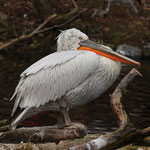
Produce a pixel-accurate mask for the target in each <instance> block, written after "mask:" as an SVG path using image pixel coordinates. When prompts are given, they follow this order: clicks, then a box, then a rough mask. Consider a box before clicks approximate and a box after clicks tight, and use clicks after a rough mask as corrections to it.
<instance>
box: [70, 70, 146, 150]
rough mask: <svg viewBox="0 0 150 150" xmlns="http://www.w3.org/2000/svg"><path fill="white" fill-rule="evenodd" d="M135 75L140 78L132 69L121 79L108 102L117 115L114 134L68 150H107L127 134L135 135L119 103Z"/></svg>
mask: <svg viewBox="0 0 150 150" xmlns="http://www.w3.org/2000/svg"><path fill="white" fill-rule="evenodd" d="M137 75H140V76H141V74H140V73H139V72H138V71H137V70H136V69H132V70H131V71H130V72H129V73H128V74H127V75H126V76H125V77H124V78H123V79H122V81H121V82H120V83H119V85H118V86H117V88H116V89H115V91H114V92H113V94H112V95H111V99H110V102H111V105H112V108H113V110H114V112H115V114H116V115H117V117H118V119H119V129H118V130H116V131H114V132H110V133H107V134H105V135H101V136H100V137H99V138H97V139H95V140H92V141H90V142H88V143H86V144H82V145H79V146H75V147H70V148H69V150H85V149H87V150H97V149H105V148H106V149H107V148H108V147H109V146H112V144H113V143H115V144H114V145H115V146H118V145H117V144H116V141H118V140H120V139H121V138H124V137H125V136H126V135H128V134H129V133H131V132H135V133H136V134H137V131H136V130H135V128H134V126H133V124H132V123H131V122H130V120H129V118H128V116H127V113H126V112H125V110H124V108H123V105H122V103H121V97H122V92H123V91H125V90H126V88H127V86H128V84H129V83H130V82H131V81H132V80H133V79H134V78H135V76H137ZM148 132H149V131H148ZM138 134H140V132H138ZM132 136H133V135H132ZM106 146H107V147H106ZM115 148H116V147H115ZM117 148H118V147H117Z"/></svg>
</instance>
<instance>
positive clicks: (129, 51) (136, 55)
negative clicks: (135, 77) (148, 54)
mask: <svg viewBox="0 0 150 150" xmlns="http://www.w3.org/2000/svg"><path fill="white" fill-rule="evenodd" d="M116 52H118V53H120V54H122V55H124V56H128V57H130V58H133V59H135V60H139V59H140V58H141V55H142V54H141V50H140V49H139V48H138V47H134V46H131V45H127V44H123V45H119V46H118V47H117V50H116Z"/></svg>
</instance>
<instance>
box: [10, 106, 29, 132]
mask: <svg viewBox="0 0 150 150" xmlns="http://www.w3.org/2000/svg"><path fill="white" fill-rule="evenodd" d="M30 109H31V108H30V107H28V108H24V109H22V110H20V111H19V113H17V112H16V113H15V115H13V116H12V121H11V129H13V130H14V129H16V127H17V125H18V124H19V123H20V122H21V121H23V120H24V119H26V118H27V117H28V115H27V114H28V112H29V111H30Z"/></svg>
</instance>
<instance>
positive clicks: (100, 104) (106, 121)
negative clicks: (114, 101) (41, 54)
mask: <svg viewBox="0 0 150 150" xmlns="http://www.w3.org/2000/svg"><path fill="white" fill-rule="evenodd" d="M24 64H26V65H24ZM30 64H31V62H29V63H18V62H14V61H10V62H9V61H1V62H0V120H2V119H6V118H8V119H9V118H10V114H11V110H12V107H13V102H9V98H10V97H11V95H12V94H13V92H14V88H15V86H16V85H17V83H18V80H19V74H20V73H21V72H22V71H23V70H24V69H25V68H27V66H29V65H30ZM132 68H133V66H129V65H128V66H123V69H122V71H121V75H120V77H119V79H118V80H117V81H116V83H115V84H114V85H113V86H112V87H111V88H110V89H109V90H108V91H107V92H106V93H105V94H103V95H102V96H100V97H99V98H97V99H96V100H95V101H92V102H90V103H88V104H87V105H85V106H82V107H80V108H75V109H73V110H71V111H70V116H71V118H72V120H73V121H76V122H82V123H84V124H85V125H87V126H88V129H89V132H90V133H102V132H107V131H112V130H115V129H117V127H118V124H117V119H116V117H115V115H114V113H113V112H112V109H111V106H110V104H109V94H111V93H112V92H113V90H114V89H115V87H116V85H117V83H118V82H119V81H120V80H121V79H122V78H123V77H124V76H125V75H126V74H127V73H128V72H129V71H130V70H131V69H132ZM149 68H150V63H149V62H146V61H145V62H143V63H142V67H141V68H138V70H139V71H140V72H141V73H142V75H143V78H141V77H137V78H136V79H135V81H134V82H132V83H131V84H130V85H129V87H128V89H127V92H126V93H125V94H124V96H123V99H122V101H123V104H124V107H125V110H126V111H127V113H128V114H129V117H130V120H131V121H132V122H133V123H134V124H135V126H136V127H138V128H142V127H146V126H148V125H149V124H150V84H149V83H150V69H149ZM55 122H56V119H55V114H54V113H53V112H45V113H41V114H39V115H36V116H34V117H32V118H30V119H27V120H26V121H24V122H23V123H22V124H21V125H22V126H31V124H33V125H52V124H54V123H55Z"/></svg>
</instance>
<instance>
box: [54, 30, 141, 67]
mask: <svg viewBox="0 0 150 150" xmlns="http://www.w3.org/2000/svg"><path fill="white" fill-rule="evenodd" d="M67 50H82V51H83V50H86V51H92V52H94V53H96V54H98V55H101V56H104V57H107V58H109V59H112V60H115V61H120V62H123V63H128V64H136V65H139V66H140V63H139V62H137V61H134V60H133V59H130V58H128V57H126V56H123V55H121V54H119V53H116V52H115V51H113V50H111V48H110V47H107V46H104V45H100V44H97V43H95V42H93V41H90V40H89V38H88V36H87V35H86V34H84V33H83V32H81V31H80V30H78V29H76V28H73V29H69V30H65V31H62V32H61V33H60V34H59V35H58V40H57V51H67Z"/></svg>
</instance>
